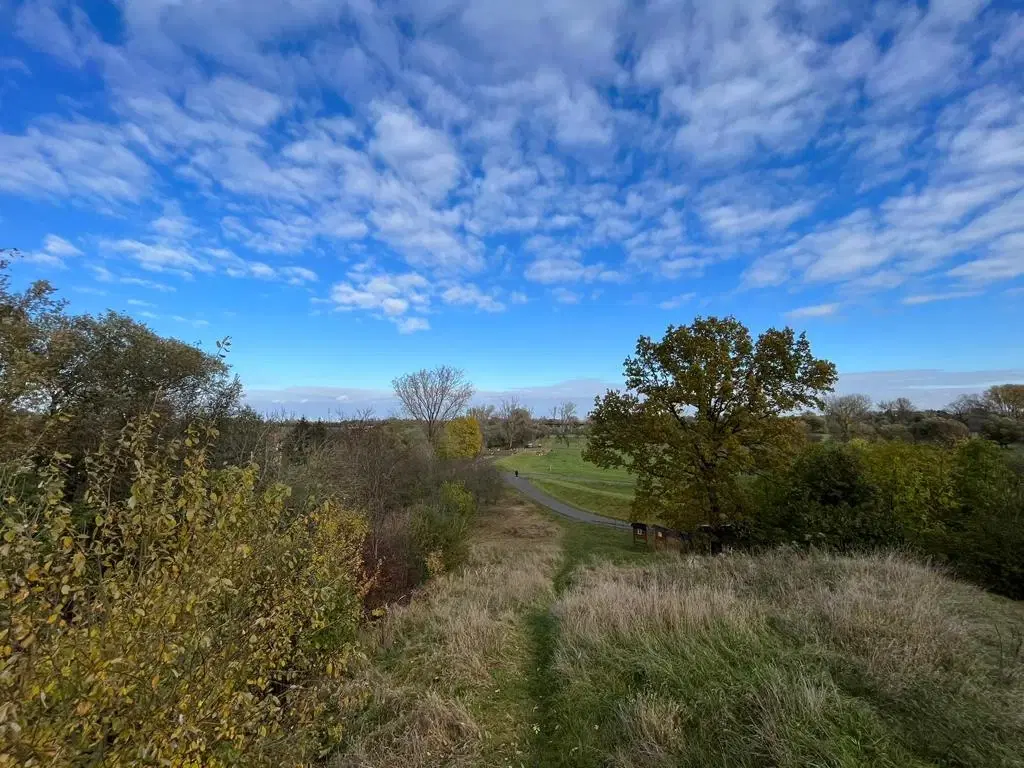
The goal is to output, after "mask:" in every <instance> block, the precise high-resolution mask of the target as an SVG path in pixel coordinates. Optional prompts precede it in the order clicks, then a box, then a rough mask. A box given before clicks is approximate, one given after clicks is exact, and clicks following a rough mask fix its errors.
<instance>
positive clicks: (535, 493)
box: [501, 472, 629, 531]
mask: <svg viewBox="0 0 1024 768" xmlns="http://www.w3.org/2000/svg"><path fill="white" fill-rule="evenodd" d="M501 476H502V478H503V479H504V480H505V482H506V483H508V484H509V485H511V486H512V487H513V488H515V489H516V490H517V491H519V492H520V493H521V494H523V495H524V496H526V497H528V498H530V499H532V500H533V501H535V502H537V503H538V504H540V505H541V506H542V507H547V508H548V509H550V510H551V511H552V512H554V513H555V514H558V515H561V516H562V517H568V518H569V519H570V520H576V521H578V522H581V523H593V524H594V525H607V526H610V527H612V528H622V529H624V530H627V531H628V530H629V523H627V522H625V521H623V520H616V519H615V518H612V517H603V516H602V515H595V514H594V513H593V512H587V511H586V510H583V509H577V508H576V507H571V506H569V505H568V504H566V503H565V502H563V501H559V500H558V499H556V498H554V497H552V496H548V495H547V494H546V493H544V491H542V490H540V489H539V488H538V487H537V486H535V485H534V484H533V483H531V482H530V481H529V480H527V479H526V478H525V477H516V476H515V474H513V473H512V472H502V473H501Z"/></svg>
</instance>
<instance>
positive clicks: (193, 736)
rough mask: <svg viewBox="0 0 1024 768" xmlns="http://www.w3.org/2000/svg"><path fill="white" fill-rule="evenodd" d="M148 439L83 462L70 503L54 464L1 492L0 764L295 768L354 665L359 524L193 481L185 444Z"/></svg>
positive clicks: (317, 741) (244, 487)
mask: <svg viewBox="0 0 1024 768" xmlns="http://www.w3.org/2000/svg"><path fill="white" fill-rule="evenodd" d="M149 434H150V423H149V420H147V419H143V420H142V421H141V423H139V424H138V425H136V426H135V427H134V428H133V429H132V430H130V431H127V432H126V433H125V435H124V437H123V438H122V440H121V442H120V443H119V444H118V445H117V446H115V447H114V448H113V449H110V450H106V451H101V452H100V453H99V454H98V455H96V456H94V457H92V458H91V459H90V464H89V469H90V482H89V487H88V490H87V492H86V494H85V497H84V500H83V501H82V502H81V503H76V504H75V505H74V507H72V506H70V505H69V504H68V503H66V501H65V492H64V473H63V472H62V471H61V469H60V468H59V466H57V465H56V464H54V465H53V466H51V467H49V468H48V469H47V470H46V471H45V472H44V473H43V474H42V479H41V482H40V483H39V486H38V488H37V489H36V488H29V489H28V490H25V486H26V484H25V483H23V482H14V481H11V482H7V483H6V485H8V486H9V487H8V488H4V489H0V495H2V496H3V502H2V515H0V516H2V523H0V531H2V539H0V702H2V703H0V766H4V768H6V766H15V765H17V766H35V765H58V766H64V765H84V764H92V765H104V766H128V765H140V764H147V765H158V764H160V765H168V766H200V765H202V766H228V765H274V766H296V765H306V764H311V763H312V762H314V761H315V760H316V759H317V758H318V757H319V756H321V755H322V754H323V753H324V751H325V750H327V749H329V748H330V747H331V746H332V745H333V744H336V743H337V742H338V740H339V739H340V737H341V732H340V729H341V723H343V722H344V712H343V710H344V709H345V707H346V706H348V705H350V704H352V703H353V702H346V701H345V700H343V699H342V698H341V697H339V696H337V683H336V682H335V681H334V679H333V678H336V677H338V676H339V675H342V674H344V673H345V672H346V670H347V669H348V667H349V665H350V663H351V661H352V660H353V659H354V656H355V655H356V654H357V653H358V651H357V646H356V642H355V633H356V629H357V626H358V623H359V620H360V616H361V610H362V597H363V594H364V592H365V587H366V585H365V582H364V578H363V567H362V558H361V551H362V544H363V539H364V536H365V533H366V524H365V522H364V520H363V519H362V518H360V517H358V516H355V515H353V514H350V513H348V512H346V511H344V510H342V509H340V508H338V507H337V506H336V505H335V504H333V503H330V502H325V503H323V504H321V505H320V506H318V507H316V508H315V509H313V510H311V511H310V512H309V513H307V514H304V515H296V514H294V513H290V512H289V511H288V510H287V509H286V505H285V499H286V498H287V495H288V493H289V491H288V489H287V488H286V487H284V486H271V487H269V488H266V489H261V488H259V486H258V483H257V480H258V473H257V469H256V467H254V466H250V467H245V468H229V469H226V470H219V471H214V470H211V469H210V468H209V467H208V463H207V455H206V443H207V439H206V438H207V437H208V435H204V434H202V433H201V431H200V430H192V431H190V432H189V434H188V436H187V437H186V438H185V439H184V440H183V441H181V442H179V443H173V444H171V445H169V446H167V447H165V448H163V449H160V450H157V451H154V450H151V449H149V448H148V447H147V446H148V445H149V444H150V440H149ZM126 467H128V468H131V473H132V484H131V487H130V489H127V490H125V491H123V492H121V493H120V494H119V493H118V491H117V487H118V485H117V482H116V481H115V479H114V478H116V477H117V476H118V473H120V472H123V470H124V469H125V468H126ZM17 479H18V478H15V479H14V480H17Z"/></svg>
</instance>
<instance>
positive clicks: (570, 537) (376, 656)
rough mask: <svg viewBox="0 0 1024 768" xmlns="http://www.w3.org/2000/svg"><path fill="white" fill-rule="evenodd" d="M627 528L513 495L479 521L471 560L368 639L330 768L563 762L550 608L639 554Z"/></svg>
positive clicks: (349, 691)
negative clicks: (594, 572) (552, 723)
mask: <svg viewBox="0 0 1024 768" xmlns="http://www.w3.org/2000/svg"><path fill="white" fill-rule="evenodd" d="M643 556H644V553H640V552H636V551H634V550H633V547H632V540H631V535H630V533H629V532H628V531H621V530H612V529H605V528H602V527H600V526H593V525H586V524H582V523H571V522H568V521H563V520H561V519H560V518H556V517H555V516H554V515H552V514H550V513H548V512H547V511H544V510H542V509H541V508H540V507H537V506H535V505H533V504H532V503H531V502H529V501H527V500H526V499H524V498H523V497H521V496H519V495H517V494H515V493H513V492H511V491H510V492H508V493H506V495H505V496H504V497H503V498H502V500H501V501H500V503H499V504H497V505H495V506H494V507H493V508H491V509H489V510H485V511H484V512H482V513H481V515H480V517H479V520H478V522H477V525H476V529H475V531H474V534H473V540H472V545H471V556H470V562H469V563H468V565H467V566H466V568H465V569H464V570H463V571H462V572H461V573H458V574H449V575H446V576H443V577H440V578H438V579H436V580H435V581H433V582H431V583H430V584H428V585H427V586H426V587H425V588H424V589H423V590H422V591H421V592H420V593H419V594H417V595H416V596H415V597H414V599H413V600H412V602H411V603H410V604H409V605H404V606H397V607H395V608H393V609H392V611H391V613H390V614H389V615H388V616H387V617H386V618H385V619H384V620H383V621H381V622H379V623H378V624H376V625H375V626H373V627H372V628H371V629H370V630H369V631H368V633H367V637H366V643H367V644H368V646H369V648H370V652H369V655H368V658H367V660H366V662H365V663H364V664H363V666H362V668H361V669H360V671H359V674H358V675H357V678H356V680H355V681H354V682H353V683H352V684H351V685H350V686H348V688H347V690H346V691H345V697H346V699H348V700H351V702H352V705H353V706H354V708H355V709H356V711H357V714H356V715H355V716H354V717H353V718H352V719H353V722H352V725H351V726H350V730H349V735H348V738H347V740H346V745H345V748H344V750H343V751H342V753H341V754H338V755H336V756H335V758H334V760H333V761H332V764H333V765H334V766H346V767H347V766H382V767H383V766H393V765H402V766H424V767H426V766H537V765H544V766H548V765H557V764H559V758H558V755H557V754H556V753H555V752H553V751H551V750H552V744H553V742H552V739H551V734H550V733H549V732H548V729H547V727H546V726H547V721H548V720H549V717H550V702H551V700H552V698H553V696H554V695H555V694H556V693H557V689H556V688H555V687H554V681H555V679H556V678H555V676H554V675H553V673H552V668H551V663H552V658H553V655H554V652H555V649H556V647H557V643H558V622H557V619H556V617H555V615H554V613H553V612H552V610H551V609H552V605H553V604H554V602H555V600H556V599H557V597H558V595H560V594H561V593H562V592H563V591H564V590H565V589H566V588H567V587H568V586H569V585H570V584H571V582H572V579H573V577H574V574H575V573H576V571H577V568H578V567H579V566H580V565H581V564H584V563H587V562H590V561H591V560H592V559H594V558H597V559H601V560H612V561H618V562H623V561H628V560H631V559H636V558H640V557H643Z"/></svg>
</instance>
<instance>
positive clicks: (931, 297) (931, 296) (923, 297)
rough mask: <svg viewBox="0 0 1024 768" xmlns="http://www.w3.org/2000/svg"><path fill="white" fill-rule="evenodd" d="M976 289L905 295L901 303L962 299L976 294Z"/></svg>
mask: <svg viewBox="0 0 1024 768" xmlns="http://www.w3.org/2000/svg"><path fill="white" fill-rule="evenodd" d="M977 295H978V292H977V291H947V292H946V293H918V294H914V295H912V296H905V297H904V298H903V300H902V303H903V304H907V305H910V306H914V305H916V304H931V303H932V302H934V301H949V300H950V299H963V298H967V297H968V296H977Z"/></svg>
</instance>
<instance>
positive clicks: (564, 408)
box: [551, 400, 577, 445]
mask: <svg viewBox="0 0 1024 768" xmlns="http://www.w3.org/2000/svg"><path fill="white" fill-rule="evenodd" d="M551 416H552V418H553V419H554V421H555V423H556V426H557V429H558V438H559V439H560V440H562V441H563V442H564V443H565V444H566V445H568V444H569V436H570V435H571V434H572V430H573V427H575V426H576V422H577V419H576V403H574V402H572V401H571V400H565V401H564V402H562V403H560V404H559V405H556V406H555V407H554V408H552V409H551Z"/></svg>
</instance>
